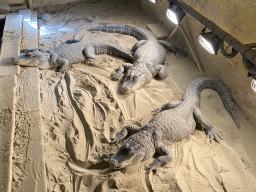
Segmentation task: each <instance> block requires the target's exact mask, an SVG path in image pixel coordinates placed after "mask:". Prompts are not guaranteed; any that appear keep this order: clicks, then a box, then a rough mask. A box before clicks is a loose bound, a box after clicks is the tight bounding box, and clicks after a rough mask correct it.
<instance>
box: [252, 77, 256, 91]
mask: <svg viewBox="0 0 256 192" xmlns="http://www.w3.org/2000/svg"><path fill="white" fill-rule="evenodd" d="M255 79H256V77H253V78H252V83H251V87H252V90H253V91H254V92H256V80H255Z"/></svg>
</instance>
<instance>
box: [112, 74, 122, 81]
mask: <svg viewBox="0 0 256 192" xmlns="http://www.w3.org/2000/svg"><path fill="white" fill-rule="evenodd" d="M119 77H120V74H119V73H118V72H117V73H111V78H112V79H113V80H114V81H117V80H118V79H119Z"/></svg>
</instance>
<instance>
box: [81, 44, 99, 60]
mask: <svg viewBox="0 0 256 192" xmlns="http://www.w3.org/2000/svg"><path fill="white" fill-rule="evenodd" d="M83 54H84V56H85V58H86V62H92V61H95V60H96V59H97V56H96V55H95V49H94V47H92V46H88V47H86V48H84V50H83Z"/></svg>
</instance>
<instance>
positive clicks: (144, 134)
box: [110, 77, 240, 171]
mask: <svg viewBox="0 0 256 192" xmlns="http://www.w3.org/2000/svg"><path fill="white" fill-rule="evenodd" d="M207 88H210V89H213V90H215V91H216V92H217V93H218V94H219V95H220V98H221V100H222V102H223V104H224V107H225V108H226V110H227V111H228V113H229V114H230V115H231V117H232V118H233V120H234V121H235V123H236V125H237V126H238V127H239V128H240V123H239V121H238V119H237V116H236V114H235V111H234V107H233V102H232V98H231V96H230V94H229V92H228V90H227V89H226V87H225V85H224V84H223V83H222V82H220V81H219V80H217V79H214V78H208V77H203V78H199V79H197V80H195V81H193V82H192V83H191V84H190V85H189V87H188V88H187V90H186V91H185V93H184V95H183V98H182V101H171V102H169V103H166V104H165V105H163V106H162V107H160V108H158V109H156V110H155V111H154V112H155V116H154V117H153V118H152V119H151V120H150V122H149V124H148V125H145V126H143V127H142V128H140V127H138V126H136V125H128V126H126V127H124V128H123V130H122V131H121V133H120V134H119V135H118V136H117V137H116V138H115V139H114V140H113V141H112V143H115V144H118V143H119V142H121V141H122V140H124V139H125V137H126V136H127V135H128V132H129V133H132V134H133V133H135V134H133V135H132V136H130V137H129V138H128V139H127V141H126V142H125V143H124V144H123V145H122V146H121V148H120V149H119V150H118V151H117V152H116V153H115V154H114V155H113V156H112V157H111V159H110V166H111V167H112V168H113V169H120V168H123V167H126V166H129V165H133V164H135V163H137V162H139V161H143V160H146V159H148V158H149V157H151V156H153V155H154V153H155V152H156V153H159V154H160V157H158V158H157V159H156V160H155V161H153V162H152V163H151V164H150V165H149V166H148V170H149V171H151V170H157V169H158V167H160V166H162V165H166V164H167V163H168V162H170V161H171V160H172V158H173V156H172V151H171V150H170V149H169V148H168V147H167V146H168V145H170V144H171V143H174V142H177V141H180V140H182V139H184V138H186V137H188V136H189V135H190V134H191V133H192V132H193V131H194V130H195V128H196V121H195V120H197V121H199V122H200V123H201V124H202V125H203V126H204V127H205V128H206V134H207V136H208V137H209V138H210V141H212V140H213V139H214V140H215V141H217V142H219V141H220V139H222V138H221V136H220V134H219V132H218V130H217V129H216V128H215V127H214V125H212V124H211V123H210V122H209V121H208V120H206V119H205V117H204V116H203V114H202V112H201V110H200V108H199V103H200V92H201V91H202V90H203V89H207Z"/></svg>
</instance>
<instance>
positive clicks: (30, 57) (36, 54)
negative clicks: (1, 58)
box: [12, 50, 50, 69]
mask: <svg viewBox="0 0 256 192" xmlns="http://www.w3.org/2000/svg"><path fill="white" fill-rule="evenodd" d="M49 59H50V53H46V52H41V51H40V50H36V51H32V52H28V53H26V54H24V55H21V56H19V57H13V58H12V61H13V63H14V64H15V65H22V66H29V67H39V68H40V69H47V68H49Z"/></svg>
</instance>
